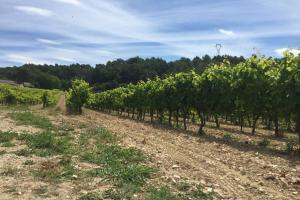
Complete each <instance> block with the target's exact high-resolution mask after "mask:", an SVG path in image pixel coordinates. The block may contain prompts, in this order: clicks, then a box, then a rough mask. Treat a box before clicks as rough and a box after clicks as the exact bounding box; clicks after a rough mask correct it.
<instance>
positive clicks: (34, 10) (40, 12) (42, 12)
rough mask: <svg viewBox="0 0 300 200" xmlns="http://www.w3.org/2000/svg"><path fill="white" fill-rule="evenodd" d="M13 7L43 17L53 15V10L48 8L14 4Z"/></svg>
mask: <svg viewBox="0 0 300 200" xmlns="http://www.w3.org/2000/svg"><path fill="white" fill-rule="evenodd" d="M15 9H16V10H19V11H21V12H24V13H26V14H29V15H40V16H44V17H50V16H52V15H53V12H52V11H50V10H48V9H43V8H38V7H33V6H16V7H15Z"/></svg>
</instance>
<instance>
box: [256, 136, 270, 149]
mask: <svg viewBox="0 0 300 200" xmlns="http://www.w3.org/2000/svg"><path fill="white" fill-rule="evenodd" d="M258 145H259V146H261V147H267V146H269V145H270V141H269V140H268V139H266V138H264V139H263V140H262V141H260V142H258Z"/></svg>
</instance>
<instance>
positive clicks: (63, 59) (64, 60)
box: [55, 57, 76, 63]
mask: <svg viewBox="0 0 300 200" xmlns="http://www.w3.org/2000/svg"><path fill="white" fill-rule="evenodd" d="M55 59H56V60H59V61H63V62H67V63H75V62H76V60H75V59H73V58H67V57H55Z"/></svg>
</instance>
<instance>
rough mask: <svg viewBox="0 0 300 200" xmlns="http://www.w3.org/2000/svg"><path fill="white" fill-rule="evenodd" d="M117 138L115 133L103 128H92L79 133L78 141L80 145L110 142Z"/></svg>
mask: <svg viewBox="0 0 300 200" xmlns="http://www.w3.org/2000/svg"><path fill="white" fill-rule="evenodd" d="M117 140H118V137H117V135H116V134H115V133H113V132H111V131H109V130H107V129H105V128H92V129H88V130H87V131H86V132H85V133H82V134H81V135H80V139H79V143H80V145H81V146H85V145H89V144H108V143H109V144H112V143H115V142H116V141H117Z"/></svg>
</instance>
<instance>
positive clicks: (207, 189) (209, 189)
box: [205, 187, 213, 192]
mask: <svg viewBox="0 0 300 200" xmlns="http://www.w3.org/2000/svg"><path fill="white" fill-rule="evenodd" d="M205 190H206V192H212V191H213V188H211V187H206V188H205Z"/></svg>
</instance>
